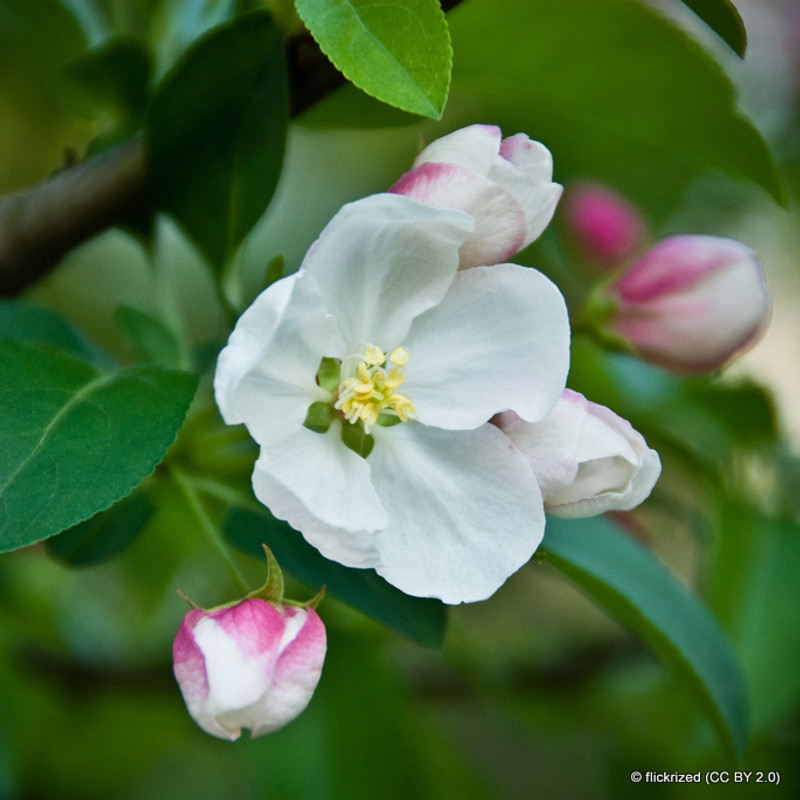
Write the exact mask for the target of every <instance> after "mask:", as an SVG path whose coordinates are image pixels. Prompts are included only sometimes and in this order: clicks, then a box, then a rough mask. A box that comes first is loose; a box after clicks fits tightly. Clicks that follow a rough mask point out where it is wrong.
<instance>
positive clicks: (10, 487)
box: [0, 342, 197, 551]
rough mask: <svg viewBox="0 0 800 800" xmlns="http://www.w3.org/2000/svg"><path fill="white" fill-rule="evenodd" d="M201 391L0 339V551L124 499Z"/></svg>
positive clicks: (156, 374)
mask: <svg viewBox="0 0 800 800" xmlns="http://www.w3.org/2000/svg"><path fill="white" fill-rule="evenodd" d="M196 386H197V379H196V378H195V377H194V376H192V375H189V374H187V373H181V372H174V371H169V370H164V369H158V368H155V367H152V368H139V369H130V370H123V371H120V372H116V373H110V374H109V373H101V372H99V371H98V370H97V369H95V368H94V367H92V366H91V365H89V364H88V363H86V362H83V361H78V360H76V359H74V358H71V357H69V356H66V355H63V354H60V353H58V352H55V351H53V350H50V349H44V348H39V347H35V346H31V345H23V344H18V343H16V342H0V439H2V441H3V449H2V451H0V551H6V550H14V549H16V548H18V547H25V546H26V545H29V544H33V543H34V542H37V541H39V540H40V539H44V538H46V537H48V536H52V535H53V534H55V533H58V532H59V531H62V530H64V529H65V528H69V527H71V526H73V525H76V524H77V523H79V522H81V521H83V520H85V519H88V518H89V517H91V516H92V515H93V514H95V513H96V512H98V511H101V510H102V509H104V508H107V507H108V506H110V505H111V504H112V503H114V502H115V501H117V500H119V499H120V498H121V497H124V496H125V495H127V494H128V493H129V492H130V491H131V490H132V489H133V488H134V487H135V486H137V485H138V484H139V483H140V482H141V481H142V479H144V478H145V477H147V476H148V475H149V474H150V473H151V472H152V471H153V469H154V468H155V466H156V464H158V462H159V461H161V459H162V458H163V457H164V455H165V453H166V451H167V448H168V447H169V446H170V445H171V444H172V442H173V441H174V440H175V436H176V435H177V432H178V430H179V428H180V427H181V424H182V422H183V418H184V415H185V414H186V411H187V409H188V407H189V404H190V403H191V400H192V396H193V395H194V391H195V388H196Z"/></svg>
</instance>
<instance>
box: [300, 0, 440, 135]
mask: <svg viewBox="0 0 800 800" xmlns="http://www.w3.org/2000/svg"><path fill="white" fill-rule="evenodd" d="M295 6H296V7H297V12H298V13H299V15H300V17H301V18H302V20H303V22H304V23H305V24H306V26H307V27H308V29H309V30H310V31H311V34H312V36H313V37H314V39H316V41H317V43H318V44H319V46H320V48H321V49H322V51H323V52H324V53H325V55H327V56H328V58H329V59H330V60H331V61H332V62H333V64H334V65H335V66H336V68H337V69H338V70H340V71H341V72H342V73H343V74H344V76H345V77H346V78H347V79H348V80H349V81H351V82H352V83H354V84H355V85H356V86H358V88H359V89H362V90H363V91H364V92H366V93H367V94H369V95H372V96H373V97H376V98H377V99H378V100H382V101H383V102H384V103H388V104H389V105H392V106H395V107H397V108H400V109H403V110H404V111H410V112H412V113H414V114H420V115H422V116H425V117H431V118H433V119H440V118H441V116H442V111H443V110H444V105H445V102H446V101H447V92H448V88H449V85H450V70H451V67H452V61H453V50H452V47H451V44H450V34H449V32H448V29H447V20H446V19H445V17H444V14H443V13H442V9H441V6H440V5H439V3H438V2H437V0H382V1H381V2H376V0H295Z"/></svg>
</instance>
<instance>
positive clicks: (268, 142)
mask: <svg viewBox="0 0 800 800" xmlns="http://www.w3.org/2000/svg"><path fill="white" fill-rule="evenodd" d="M287 81H288V78H287V74H286V59H285V54H284V49H283V42H282V39H281V35H280V33H279V32H278V30H277V29H276V27H275V25H274V24H273V22H272V19H271V17H270V15H269V14H267V13H265V12H253V13H251V14H245V15H243V16H241V17H238V18H237V19H235V20H234V21H233V22H231V23H229V24H227V25H224V26H220V27H217V28H213V29H212V30H211V31H209V32H208V33H207V34H206V35H205V36H204V37H203V38H201V39H200V40H199V41H198V42H197V43H196V44H195V45H194V46H192V47H191V48H190V49H189V50H188V51H187V52H186V53H185V55H184V56H183V58H182V59H181V60H180V61H179V62H178V63H177V64H176V65H175V67H174V68H173V69H172V70H171V71H170V72H169V73H168V74H167V75H166V76H165V78H164V80H163V82H162V84H161V85H160V86H159V88H158V89H157V91H156V93H155V96H154V97H153V101H152V104H151V106H150V109H149V113H148V117H147V125H146V141H147V150H148V159H149V168H150V176H151V184H152V189H153V194H154V197H155V201H156V203H157V205H158V206H159V207H160V208H162V209H163V210H165V211H168V212H170V213H171V214H173V215H174V216H175V218H176V219H177V220H178V221H179V222H180V223H181V224H182V225H183V226H184V227H185V228H186V230H187V231H188V232H189V234H190V235H191V236H192V238H193V239H194V240H195V241H196V242H197V244H198V245H199V246H200V248H201V249H202V250H203V251H204V253H205V254H206V256H207V257H208V258H209V259H210V261H211V263H212V264H213V265H214V266H215V267H217V268H220V269H221V268H222V267H223V266H224V264H225V263H226V261H227V260H228V258H229V257H230V256H231V255H232V254H233V253H234V252H235V250H236V248H237V247H238V246H239V244H240V243H241V241H242V239H243V238H244V237H245V235H246V234H247V233H248V232H249V231H250V229H251V228H252V227H253V225H254V224H255V223H256V222H257V220H258V219H259V217H260V216H261V215H262V214H263V213H264V211H266V208H267V205H268V204H269V201H270V199H271V198H272V195H273V193H274V191H275V187H276V185H277V183H278V178H279V176H280V171H281V165H282V163H283V153H284V149H285V142H286V130H287V125H288V113H289V112H288V83H287Z"/></svg>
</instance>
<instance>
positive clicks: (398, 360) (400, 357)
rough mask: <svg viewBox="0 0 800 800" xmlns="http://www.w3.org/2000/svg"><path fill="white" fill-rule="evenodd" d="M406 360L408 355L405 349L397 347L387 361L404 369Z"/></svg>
mask: <svg viewBox="0 0 800 800" xmlns="http://www.w3.org/2000/svg"><path fill="white" fill-rule="evenodd" d="M408 359H409V354H408V350H406V349H405V347H398V348H396V349H394V350H392V354H391V355H390V356H389V361H390V362H391V363H392V364H394V365H395V366H398V367H404V366H405V365H406V364H408Z"/></svg>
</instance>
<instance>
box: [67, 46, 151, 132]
mask: <svg viewBox="0 0 800 800" xmlns="http://www.w3.org/2000/svg"><path fill="white" fill-rule="evenodd" d="M149 81H150V56H149V54H148V52H147V50H146V49H145V48H144V47H143V46H142V45H141V44H140V43H139V42H136V41H134V40H132V39H121V38H120V39H115V40H113V41H110V42H108V43H106V44H104V45H103V46H102V47H100V48H98V49H96V50H91V51H89V52H88V53H84V54H82V55H80V56H79V57H78V58H77V59H75V60H73V61H71V62H70V63H69V64H67V65H66V67H64V70H63V72H62V75H61V81H60V86H61V88H62V90H63V92H64V93H65V95H66V97H67V100H68V102H69V103H70V104H71V105H72V106H74V107H75V108H76V110H78V111H80V112H81V113H83V114H86V115H87V116H90V117H93V118H95V119H98V120H99V121H100V123H101V127H103V128H106V129H109V131H108V132H110V133H113V135H114V137H115V140H116V139H119V138H122V137H124V136H127V135H130V134H132V133H134V132H135V130H136V129H137V128H138V127H139V123H140V120H141V118H142V115H143V114H144V110H145V107H146V105H147V101H148V84H149ZM103 123H105V124H103Z"/></svg>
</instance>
